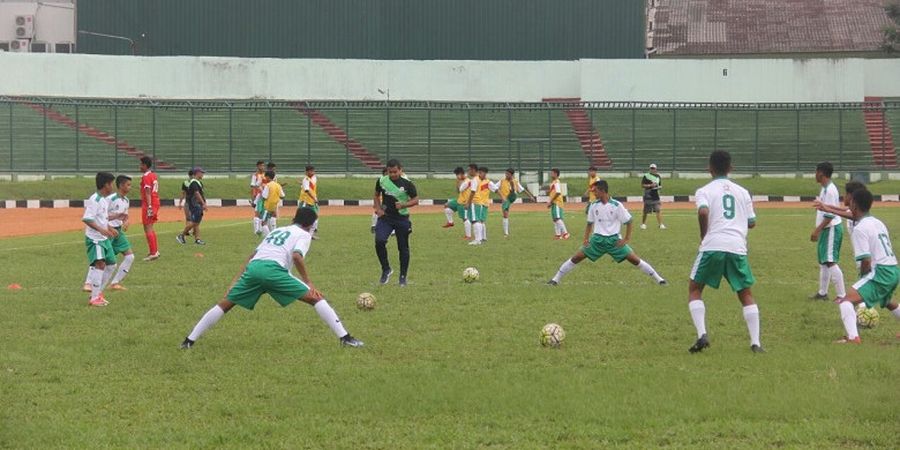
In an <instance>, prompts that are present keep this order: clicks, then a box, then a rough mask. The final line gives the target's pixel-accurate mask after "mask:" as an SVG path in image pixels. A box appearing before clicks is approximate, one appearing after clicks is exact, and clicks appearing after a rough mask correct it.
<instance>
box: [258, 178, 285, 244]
mask: <svg viewBox="0 0 900 450" xmlns="http://www.w3.org/2000/svg"><path fill="white" fill-rule="evenodd" d="M266 180H268V182H267V183H266V185H265V187H264V188H263V190H262V193H261V194H260V201H261V202H262V203H263V216H262V217H261V219H260V220H261V222H262V224H263V225H262V227H263V231H264V232H265V233H266V236H268V235H269V231H270V230H274V229H275V228H277V227H278V225H277V218H278V205H279V204H280V203H281V199H283V198H284V188H282V187H281V184H279V183H278V181H277V180H276V179H275V172H272V171H268V172H266Z"/></svg>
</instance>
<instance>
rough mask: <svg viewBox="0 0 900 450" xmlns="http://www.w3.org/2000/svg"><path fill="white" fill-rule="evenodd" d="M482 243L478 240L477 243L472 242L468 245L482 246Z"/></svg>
mask: <svg viewBox="0 0 900 450" xmlns="http://www.w3.org/2000/svg"><path fill="white" fill-rule="evenodd" d="M483 243H484V241H480V240H478V241H472V242H469V245H481V244H483Z"/></svg>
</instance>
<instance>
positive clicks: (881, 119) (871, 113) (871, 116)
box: [863, 97, 897, 168]
mask: <svg viewBox="0 0 900 450" xmlns="http://www.w3.org/2000/svg"><path fill="white" fill-rule="evenodd" d="M863 120H864V123H865V126H866V132H867V133H868V135H869V147H870V148H871V152H872V162H873V163H875V165H877V166H881V167H890V168H896V167H897V149H896V147H895V146H894V135H893V133H892V131H891V125H890V123H888V121H887V117H885V114H884V99H883V98H881V97H865V105H864V106H863Z"/></svg>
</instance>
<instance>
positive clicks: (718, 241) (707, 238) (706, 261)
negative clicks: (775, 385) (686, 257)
mask: <svg viewBox="0 0 900 450" xmlns="http://www.w3.org/2000/svg"><path fill="white" fill-rule="evenodd" d="M730 172H731V154H729V153H728V152H726V151H723V150H716V151H714V152H712V153H711V154H710V155H709V173H710V174H711V175H712V176H713V180H712V181H711V182H709V183H708V184H706V186H703V187H701V188H700V189H698V190H697V192H696V194H694V195H695V198H696V202H697V216H698V219H699V222H700V239H701V242H700V252H699V254H698V255H697V259H696V260H695V261H694V267H693V269H691V281H690V284H689V286H688V290H689V297H688V309H690V312H691V319H692V320H693V322H694V327H695V328H696V329H697V341H696V342H695V343H694V345H693V346H691V348H690V349H689V351H690V352H691V353H697V352H701V351H703V349H705V348H707V347H709V338H708V337H707V335H706V306H705V305H704V304H703V288H704V287H705V286H707V285H709V286H712V287H713V289H718V288H719V283H720V282H721V281H722V277H723V276H724V277H725V279H726V280H728V284H729V285H730V286H731V289H732V290H733V291H735V292H737V297H738V300H739V301H740V302H741V304H742V305H743V308H744V309H743V313H744V321H745V322H746V323H747V330H748V331H749V333H750V350H751V351H753V352H754V353H764V352H765V350H764V349H763V347H762V344H761V343H760V341H759V307H758V306H757V305H756V303H755V302H754V301H753V294H752V293H751V292H750V286H752V285H753V283H754V282H755V281H756V280H755V279H754V278H753V273H752V272H751V271H750V264H749V262H748V261H747V232H748V230H749V229H750V228H753V227H754V226H756V213H755V212H754V211H753V199H752V197H750V193H749V192H747V190H746V189H744V188H742V187H741V186H739V185H737V183H734V182H733V181H731V180H729V179H728V174H729V173H730Z"/></svg>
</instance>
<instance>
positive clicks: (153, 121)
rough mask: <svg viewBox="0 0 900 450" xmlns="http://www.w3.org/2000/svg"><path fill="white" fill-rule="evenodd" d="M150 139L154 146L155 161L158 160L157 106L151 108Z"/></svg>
mask: <svg viewBox="0 0 900 450" xmlns="http://www.w3.org/2000/svg"><path fill="white" fill-rule="evenodd" d="M150 111H152V112H151V114H150V127H151V130H150V139H151V141H152V142H151V145H152V150H151V151H152V152H153V159H156V105H152V106H150Z"/></svg>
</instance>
